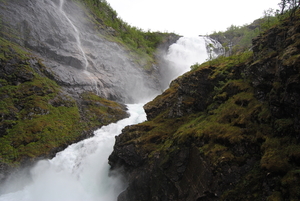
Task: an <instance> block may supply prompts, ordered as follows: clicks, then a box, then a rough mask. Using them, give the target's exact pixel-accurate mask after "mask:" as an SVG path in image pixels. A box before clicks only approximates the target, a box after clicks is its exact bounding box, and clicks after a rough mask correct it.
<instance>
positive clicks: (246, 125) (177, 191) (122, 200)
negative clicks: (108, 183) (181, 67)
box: [109, 19, 300, 201]
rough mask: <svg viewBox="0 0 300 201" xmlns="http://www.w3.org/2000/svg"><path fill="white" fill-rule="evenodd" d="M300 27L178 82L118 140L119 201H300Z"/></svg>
mask: <svg viewBox="0 0 300 201" xmlns="http://www.w3.org/2000/svg"><path fill="white" fill-rule="evenodd" d="M299 28H300V24H299V19H296V20H286V21H283V22H282V24H281V25H278V26H276V27H273V28H272V29H270V30H269V31H268V32H266V33H265V34H263V35H261V36H260V37H258V38H256V39H255V40H254V41H253V46H254V48H253V53H252V52H245V53H243V54H240V55H235V56H232V57H220V58H218V59H216V60H212V61H209V62H207V63H205V64H202V65H200V66H198V68H194V70H192V71H191V72H188V73H186V74H185V75H183V76H181V77H179V78H178V79H176V80H175V81H173V82H172V84H171V86H170V88H169V89H168V90H166V91H165V92H164V93H163V94H162V95H160V96H158V97H157V98H155V99H154V100H153V101H151V102H149V103H147V104H146V105H145V106H144V108H145V111H146V113H147V117H148V121H147V122H144V123H142V124H139V125H135V126H129V127H126V128H125V129H124V130H123V132H122V134H121V135H119V136H117V137H116V143H115V146H114V151H113V153H112V154H111V156H110V158H109V162H110V164H111V166H112V169H114V168H121V170H122V173H123V174H124V175H125V177H126V178H127V181H128V187H127V189H126V190H125V191H124V192H123V193H121V194H120V196H119V199H118V200H119V201H127V200H128V201H129V200H130V201H135V200H145V201H147V200H149V201H150V200H151V201H152V200H178V201H179V200H182V201H189V200H191V201H192V200H193V201H195V200H197V201H200V200H206V201H209V200H293V199H294V200H298V199H299V198H300V194H299V183H298V182H297V181H298V180H299V168H300V167H299V166H300V164H299V160H300V158H299V157H300V152H299V150H300V144H299V143H300V141H299V135H300V133H299V118H298V117H299V100H298V99H299V95H300V90H299V86H300V83H299V81H300V79H299V75H300V71H299V58H300V56H299V55H300V54H299V52H300V49H299V48H300V46H299V41H300V38H299Z"/></svg>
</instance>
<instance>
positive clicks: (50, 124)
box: [0, 38, 126, 164]
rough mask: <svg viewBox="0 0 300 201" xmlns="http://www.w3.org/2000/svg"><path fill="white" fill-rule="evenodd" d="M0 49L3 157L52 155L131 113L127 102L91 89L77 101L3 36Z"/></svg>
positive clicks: (0, 149) (9, 160)
mask: <svg viewBox="0 0 300 201" xmlns="http://www.w3.org/2000/svg"><path fill="white" fill-rule="evenodd" d="M0 49H1V52H0V66H1V68H0V162H2V163H8V164H13V163H18V162H20V161H22V160H23V159H27V158H35V157H37V156H42V155H44V156H46V155H49V154H51V151H55V150H56V149H58V148H61V147H65V146H67V145H68V144H70V143H72V142H74V141H77V140H79V139H80V138H82V137H84V136H83V134H88V133H89V132H90V131H91V129H94V128H97V127H101V126H102V125H106V124H108V123H110V122H115V121H117V120H118V119H120V118H124V117H125V116H126V112H125V111H124V110H125V108H124V106H121V105H119V104H117V103H115V102H112V101H108V100H105V99H102V98H100V97H97V96H96V95H94V94H92V93H91V92H87V93H85V94H83V95H82V96H83V100H84V102H83V103H82V105H78V102H76V101H75V99H74V98H72V97H70V96H69V95H67V94H64V93H63V91H62V90H61V89H60V87H59V86H58V85H57V84H56V83H55V82H54V81H53V80H50V79H49V78H47V77H45V76H44V75H43V69H45V68H46V66H44V65H43V64H42V63H41V62H40V61H39V60H38V59H36V58H35V57H33V56H32V55H31V54H30V53H28V52H26V51H25V50H23V49H22V48H21V47H19V46H17V45H16V44H14V43H12V42H9V41H7V40H5V39H3V38H0ZM96 106H97V107H96Z"/></svg>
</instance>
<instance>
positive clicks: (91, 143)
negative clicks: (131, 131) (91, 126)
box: [0, 104, 146, 201]
mask: <svg viewBox="0 0 300 201" xmlns="http://www.w3.org/2000/svg"><path fill="white" fill-rule="evenodd" d="M143 105H144V104H129V105H127V107H128V111H129V113H130V117H129V118H126V119H123V120H120V121H118V122H117V123H112V124H110V125H108V126H104V127H102V128H101V129H99V130H97V131H95V132H94V134H95V135H94V136H93V137H92V138H89V139H86V140H83V141H80V142H78V143H76V144H72V145H70V146H69V147H68V148H66V149H65V150H64V151H62V152H60V153H58V154H57V155H56V157H55V158H53V159H52V160H42V161H39V162H38V163H37V164H36V165H35V167H33V168H32V169H31V170H30V178H31V182H29V184H28V185H26V186H25V187H24V188H23V189H22V190H20V191H17V192H13V193H9V194H4V195H2V196H1V197H0V201H99V200H103V201H114V200H117V196H118V194H119V193H120V192H121V191H122V190H123V189H124V187H125V186H124V185H123V183H122V181H121V179H122V178H120V177H119V176H116V175H115V176H113V174H110V175H111V176H109V165H108V162H107V161H108V157H109V154H110V153H111V152H112V149H113V145H114V138H115V135H118V134H120V133H121V130H122V129H123V128H124V127H125V126H127V125H132V124H137V123H140V122H143V121H145V120H146V114H145V112H144V109H143ZM18 179H20V178H18ZM25 179H26V178H25ZM19 182H20V181H19ZM24 182H25V183H26V181H24ZM7 188H8V189H7V190H9V187H7Z"/></svg>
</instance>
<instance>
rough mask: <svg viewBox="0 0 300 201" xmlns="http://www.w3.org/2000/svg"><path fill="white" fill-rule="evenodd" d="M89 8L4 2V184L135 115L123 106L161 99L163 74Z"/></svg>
mask: <svg viewBox="0 0 300 201" xmlns="http://www.w3.org/2000/svg"><path fill="white" fill-rule="evenodd" d="M95 2H98V3H97V4H99V1H95ZM85 3H86V1H76V0H54V1H39V0H24V1H23V0H22V1H20V0H12V1H6V0H4V1H1V3H0V27H1V28H0V48H1V49H0V180H1V179H2V178H3V177H5V175H6V171H7V170H8V169H10V168H9V166H18V165H20V164H22V163H27V162H29V161H34V160H35V159H36V158H37V157H52V156H53V155H54V154H55V153H56V152H57V151H59V150H61V149H63V148H64V147H66V146H68V145H69V144H71V143H73V142H76V141H78V140H81V139H83V138H86V137H89V136H90V135H91V134H92V132H93V131H94V130H95V129H97V128H99V127H101V126H103V125H106V124H109V123H111V122H116V121H118V120H120V119H122V118H125V117H127V116H128V114H127V113H126V106H125V105H123V104H122V103H124V102H126V103H129V102H133V101H139V100H141V98H145V97H147V96H153V95H154V94H157V93H160V85H159V82H158V81H157V79H158V77H159V72H158V68H157V67H156V68H154V67H153V66H151V65H150V66H151V68H149V67H147V68H146V67H145V66H149V64H148V63H147V62H148V61H147V62H146V60H147V58H144V57H139V59H140V60H138V59H137V55H136V52H133V51H132V50H131V49H130V48H128V46H126V45H125V44H124V42H120V39H119V38H118V37H115V31H114V30H113V29H112V28H109V27H107V26H106V25H104V24H103V22H102V19H100V18H99V17H97V16H96V14H95V13H92V11H90V10H88V9H87V7H85V6H84V5H85ZM95 6H96V5H95ZM105 9H109V8H108V7H105ZM99 12H107V13H112V11H110V10H105V11H103V10H99ZM109 17H110V16H109ZM151 36H152V35H151ZM151 42H152V41H151ZM148 57H149V56H148ZM152 62H153V63H154V60H153V58H152ZM114 101H117V102H114Z"/></svg>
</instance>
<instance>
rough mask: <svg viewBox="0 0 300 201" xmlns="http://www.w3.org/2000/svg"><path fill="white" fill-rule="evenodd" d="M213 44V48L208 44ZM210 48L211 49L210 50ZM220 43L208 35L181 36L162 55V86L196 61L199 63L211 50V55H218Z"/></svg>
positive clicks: (165, 85) (203, 60)
mask: <svg viewBox="0 0 300 201" xmlns="http://www.w3.org/2000/svg"><path fill="white" fill-rule="evenodd" d="M209 44H213V48H212V47H210V46H209ZM210 48H212V49H213V50H210ZM219 48H222V45H221V44H220V43H218V42H217V41H215V40H213V39H211V38H209V37H203V36H198V37H181V38H179V39H178V40H177V42H176V43H174V44H172V45H171V46H170V47H169V50H168V52H167V54H166V55H165V56H164V59H165V62H166V65H164V66H163V69H161V74H162V77H163V80H162V81H161V83H162V87H163V88H164V89H165V88H167V87H168V86H169V84H170V81H171V80H173V79H175V78H176V77H178V76H180V75H182V74H183V73H185V72H187V71H189V70H190V67H191V66H192V65H194V64H196V63H198V64H201V63H203V62H205V61H207V60H208V59H209V57H210V55H208V53H209V52H210V53H211V52H213V57H214V58H215V57H217V56H218V55H220V54H219V53H217V51H216V50H217V49H219Z"/></svg>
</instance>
